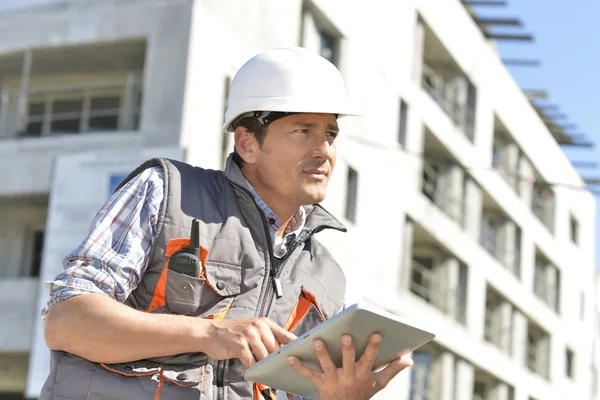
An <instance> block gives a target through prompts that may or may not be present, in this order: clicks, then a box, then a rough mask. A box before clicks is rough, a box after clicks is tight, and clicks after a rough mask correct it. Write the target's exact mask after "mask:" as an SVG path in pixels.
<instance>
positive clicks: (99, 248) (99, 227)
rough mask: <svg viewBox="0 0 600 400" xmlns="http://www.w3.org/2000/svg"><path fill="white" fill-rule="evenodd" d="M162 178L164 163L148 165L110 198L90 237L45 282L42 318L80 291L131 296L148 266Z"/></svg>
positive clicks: (119, 298)
mask: <svg viewBox="0 0 600 400" xmlns="http://www.w3.org/2000/svg"><path fill="white" fill-rule="evenodd" d="M163 182H164V173H163V171H162V168H161V167H152V168H148V169H146V170H144V171H143V172H141V173H140V174H139V175H137V176H135V177H134V178H133V179H131V180H130V181H129V182H127V184H125V185H124V186H123V187H122V188H120V189H119V190H118V191H117V192H115V193H114V194H113V195H112V196H111V198H110V199H109V200H108V201H107V202H106V204H105V205H104V206H103V207H102V208H101V209H100V211H98V213H97V214H96V216H95V217H94V219H93V220H92V223H91V225H90V230H89V232H88V235H87V237H85V238H84V239H83V241H82V243H81V244H80V245H79V247H77V248H76V249H75V250H74V251H73V252H71V253H70V254H69V255H67V256H66V257H65V259H64V261H63V266H64V268H63V271H62V272H61V273H59V274H58V276H56V278H55V279H54V280H53V281H49V282H46V285H45V287H46V290H47V291H48V293H49V296H50V299H49V301H48V303H47V305H46V307H45V308H44V309H43V310H42V312H41V315H42V317H45V316H46V315H47V314H48V311H49V310H50V308H51V307H52V306H53V305H54V304H56V303H57V302H59V301H62V300H66V299H68V298H71V297H74V296H77V295H81V294H86V293H104V294H106V295H108V296H110V297H112V298H114V299H115V300H117V301H119V302H124V301H125V299H127V297H128V296H129V294H131V292H132V291H133V290H135V288H136V287H137V285H138V283H139V282H140V280H141V279H142V276H143V274H144V271H145V270H146V267H147V262H148V258H149V255H150V250H151V248H152V242H153V239H154V233H155V230H156V223H157V221H158V216H159V213H160V211H161V209H162V202H163Z"/></svg>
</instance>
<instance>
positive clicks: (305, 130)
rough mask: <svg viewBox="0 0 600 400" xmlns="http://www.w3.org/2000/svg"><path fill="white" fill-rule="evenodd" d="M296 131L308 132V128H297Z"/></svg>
mask: <svg viewBox="0 0 600 400" xmlns="http://www.w3.org/2000/svg"><path fill="white" fill-rule="evenodd" d="M296 132H298V133H308V129H297V130H296Z"/></svg>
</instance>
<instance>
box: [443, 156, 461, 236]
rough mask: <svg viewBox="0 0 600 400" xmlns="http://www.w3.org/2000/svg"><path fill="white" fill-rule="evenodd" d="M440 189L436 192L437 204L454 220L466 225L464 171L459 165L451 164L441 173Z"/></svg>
mask: <svg viewBox="0 0 600 400" xmlns="http://www.w3.org/2000/svg"><path fill="white" fill-rule="evenodd" d="M439 179H440V183H441V185H440V186H439V191H438V193H436V204H438V206H440V207H441V208H442V209H443V210H444V212H446V214H448V215H449V216H450V218H452V220H453V221H455V222H456V223H458V224H459V225H460V226H461V227H464V204H463V202H464V171H463V169H462V168H461V167H458V166H454V165H452V166H449V167H447V168H445V169H444V170H443V171H442V173H441V174H440V177H439Z"/></svg>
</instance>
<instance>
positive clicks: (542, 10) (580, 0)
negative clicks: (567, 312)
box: [477, 0, 600, 266]
mask: <svg viewBox="0 0 600 400" xmlns="http://www.w3.org/2000/svg"><path fill="white" fill-rule="evenodd" d="M477 12H478V14H479V15H481V16H504V17H518V18H520V19H521V20H522V21H523V25H524V26H523V27H522V28H508V27H507V28H502V29H496V30H495V31H502V32H511V33H513V32H514V33H531V34H532V35H533V36H534V41H533V42H530V43H527V42H521V43H512V42H504V43H503V42H499V44H498V48H499V50H500V53H501V55H502V57H503V58H522V59H537V60H540V61H541V66H539V67H509V69H510V71H511V73H512V74H513V76H514V78H515V80H516V81H517V82H518V83H519V85H520V86H521V87H522V88H524V89H545V90H546V91H547V92H548V95H549V96H548V100H547V102H548V103H552V104H557V105H559V107H560V110H559V113H565V114H567V116H568V119H566V120H565V121H564V123H565V124H576V125H577V128H576V129H575V130H574V132H577V133H585V134H586V136H587V137H588V138H589V139H590V140H591V141H593V142H595V143H596V147H595V148H592V149H569V148H568V147H564V149H565V151H566V153H567V155H568V156H569V158H570V159H571V160H573V161H587V162H596V163H598V164H599V167H597V168H578V169H579V171H580V174H581V175H582V176H583V177H590V176H591V177H600V24H599V23H598V21H599V20H600V1H599V0H569V1H568V2H567V1H564V0H508V6H507V7H478V8H477ZM561 122H562V121H561ZM598 192H600V186H599V187H598ZM596 201H597V202H598V203H600V196H597V197H596ZM598 203H597V204H598ZM596 209H597V215H598V217H597V220H598V221H599V222H600V207H598V206H597V207H596ZM599 225H600V224H599ZM596 265H597V266H600V230H598V229H597V239H596Z"/></svg>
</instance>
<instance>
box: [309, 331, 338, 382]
mask: <svg viewBox="0 0 600 400" xmlns="http://www.w3.org/2000/svg"><path fill="white" fill-rule="evenodd" d="M313 349H314V350H315V354H316V355H317V358H318V359H319V364H321V369H322V370H323V372H324V373H325V376H326V377H329V378H330V379H337V367H336V366H335V364H334V363H333V361H331V357H329V353H328V352H327V348H326V347H325V343H324V342H323V341H322V340H319V339H317V340H315V341H314V342H313Z"/></svg>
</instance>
